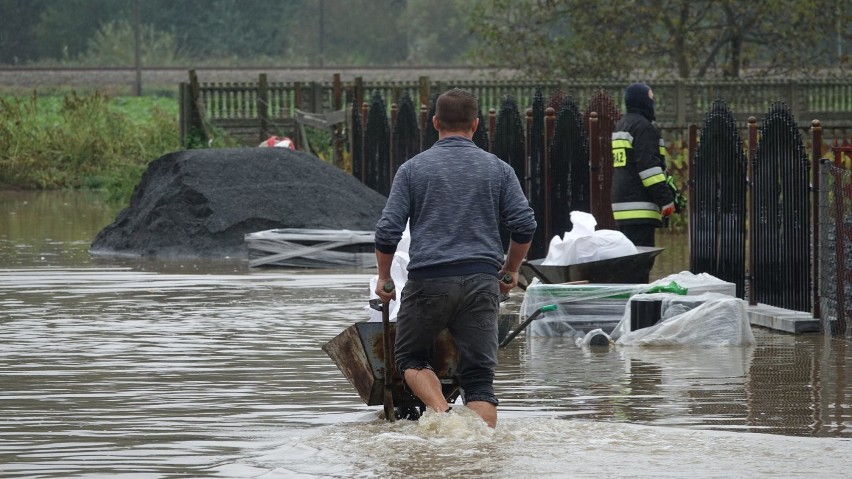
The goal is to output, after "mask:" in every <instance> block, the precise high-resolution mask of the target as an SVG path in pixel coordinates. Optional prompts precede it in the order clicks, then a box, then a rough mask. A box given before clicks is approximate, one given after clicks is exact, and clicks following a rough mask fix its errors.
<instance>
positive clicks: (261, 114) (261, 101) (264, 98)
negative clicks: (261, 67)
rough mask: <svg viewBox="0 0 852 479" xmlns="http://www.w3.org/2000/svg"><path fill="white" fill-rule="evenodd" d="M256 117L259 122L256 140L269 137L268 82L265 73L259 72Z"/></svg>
mask: <svg viewBox="0 0 852 479" xmlns="http://www.w3.org/2000/svg"><path fill="white" fill-rule="evenodd" d="M257 118H258V121H259V122H260V134H259V135H258V136H259V140H258V141H261V142H262V141H264V140H266V139H267V138H269V84H268V83H267V82H266V73H261V74H260V75H259V76H258V78H257Z"/></svg>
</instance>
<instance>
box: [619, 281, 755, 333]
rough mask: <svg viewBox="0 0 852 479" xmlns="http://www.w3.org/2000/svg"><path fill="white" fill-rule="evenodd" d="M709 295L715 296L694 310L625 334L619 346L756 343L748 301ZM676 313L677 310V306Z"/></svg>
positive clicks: (674, 310)
mask: <svg viewBox="0 0 852 479" xmlns="http://www.w3.org/2000/svg"><path fill="white" fill-rule="evenodd" d="M708 295H712V298H713V299H708V300H707V301H706V302H704V304H702V305H700V306H698V307H696V308H694V309H690V310H689V311H686V312H683V313H681V314H677V315H675V316H671V317H667V318H665V319H662V320H660V322H658V323H657V324H655V325H653V326H649V327H647V328H642V329H639V330H636V331H630V332H626V333H623V334H622V335H621V336H620V337H619V338H618V340H617V341H616V345H618V346H747V345H753V344H755V339H754V333H752V331H751V325H750V324H749V320H748V314H747V313H746V303H745V301H743V300H741V299H739V298H733V297H729V296H725V295H718V294H713V293H708ZM708 297H710V296H708ZM672 312H677V310H676V309H673V310H672ZM628 314H629V313H628ZM616 329H619V328H616Z"/></svg>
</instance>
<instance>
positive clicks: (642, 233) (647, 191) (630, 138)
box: [611, 83, 677, 247]
mask: <svg viewBox="0 0 852 479" xmlns="http://www.w3.org/2000/svg"><path fill="white" fill-rule="evenodd" d="M624 103H625V105H626V106H627V113H625V114H624V116H622V117H621V119H620V120H618V123H616V125H615V131H614V132H613V134H612V159H613V170H612V195H611V200H612V214H613V217H614V218H615V221H616V223H618V228H619V230H621V232H622V233H624V235H625V236H627V238H628V239H629V240H630V241H632V242H633V244H634V245H636V246H652V247H653V246H654V231H655V229H656V228H659V227H662V226H663V218H666V217H668V216H669V215H671V214H672V213H674V212H675V197H676V196H675V192H676V191H677V190H676V187H675V186H674V180H672V179H671V177H669V175H668V174H667V172H666V157H665V152H666V149H665V146H664V144H663V140H662V138H660V133H659V131H657V128H656V127H655V126H654V125H653V124H652V123H651V122H652V121H654V118H655V116H654V92H653V91H652V90H651V87H649V86H648V85H646V84H644V83H634V84H632V85H630V86H628V87H627V88H626V89H625V90H624Z"/></svg>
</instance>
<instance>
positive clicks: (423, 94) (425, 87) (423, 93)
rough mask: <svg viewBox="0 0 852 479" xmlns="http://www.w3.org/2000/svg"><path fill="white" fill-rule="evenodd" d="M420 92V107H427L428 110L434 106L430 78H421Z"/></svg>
mask: <svg viewBox="0 0 852 479" xmlns="http://www.w3.org/2000/svg"><path fill="white" fill-rule="evenodd" d="M418 83H419V84H418V91H419V92H420V105H426V108H427V109H428V108H429V106H430V105H431V104H432V92H430V91H429V83H430V82H429V77H428V76H421V77H420V79H419V81H418Z"/></svg>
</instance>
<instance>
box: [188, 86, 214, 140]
mask: <svg viewBox="0 0 852 479" xmlns="http://www.w3.org/2000/svg"><path fill="white" fill-rule="evenodd" d="M189 90H190V95H191V96H192V102H191V105H192V106H193V107H194V108H192V110H193V115H192V117H193V118H192V120H191V122H190V125H194V126H196V127H200V130H201V131H200V133H201V134H202V135H203V137H202V141H203V142H204V143H205V144H207V143H208V142H209V141H210V139H211V138H213V136H212V134H211V132H210V129H209V128H208V127H207V119H206V118H205V117H206V116H207V111H206V108H204V101H203V100H202V99H201V85H200V84H199V83H198V75H196V74H195V70H190V71H189Z"/></svg>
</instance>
